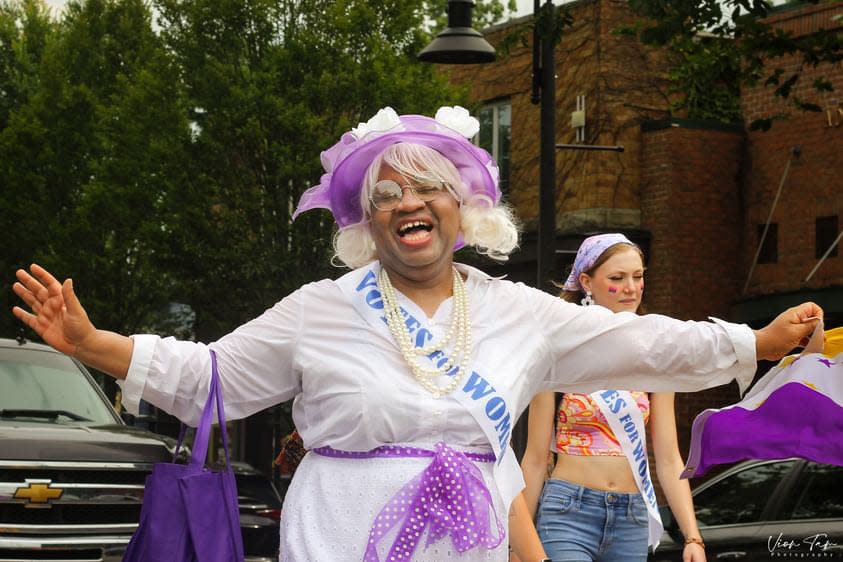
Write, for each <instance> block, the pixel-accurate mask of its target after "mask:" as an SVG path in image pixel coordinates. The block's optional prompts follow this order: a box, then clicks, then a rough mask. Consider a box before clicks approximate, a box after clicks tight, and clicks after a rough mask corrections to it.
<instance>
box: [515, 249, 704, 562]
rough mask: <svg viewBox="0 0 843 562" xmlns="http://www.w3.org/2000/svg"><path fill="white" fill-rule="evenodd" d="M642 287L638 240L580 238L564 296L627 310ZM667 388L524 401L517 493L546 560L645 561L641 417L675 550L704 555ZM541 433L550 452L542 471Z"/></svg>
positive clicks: (650, 541)
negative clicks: (673, 527)
mask: <svg viewBox="0 0 843 562" xmlns="http://www.w3.org/2000/svg"><path fill="white" fill-rule="evenodd" d="M643 294H644V255H643V253H642V252H641V249H640V248H639V247H638V246H636V245H635V244H633V243H632V242H631V241H630V240H629V239H627V238H626V237H625V236H624V235H622V234H601V235H598V236H591V237H589V238H586V239H585V240H584V241H583V243H582V245H581V246H580V248H579V251H578V252H577V255H576V258H575V260H574V265H573V267H572V269H571V274H570V275H569V276H568V279H567V281H566V282H565V284H564V286H563V295H562V298H564V299H565V300H568V301H571V302H576V303H581V304H583V305H585V306H594V307H604V308H606V309H608V310H610V311H612V312H615V313H633V314H635V313H637V312H638V309H639V307H640V306H641V300H642V297H643ZM603 398H608V399H609V400H608V401H607V400H604V399H603ZM673 398H674V395H673V393H672V392H656V393H652V394H648V393H646V392H616V391H610V392H598V393H595V394H574V393H567V394H564V395H563V396H562V397H561V401H557V400H556V397H555V395H554V393H553V392H543V393H541V394H539V395H538V396H536V397H535V398H534V399H533V401H532V402H531V403H530V410H529V422H528V439H527V449H526V452H525V454H524V458H523V459H522V461H521V467H522V470H523V471H524V480H525V481H526V488H525V490H524V492H523V495H524V498H525V500H526V503H527V506H528V509H527V513H529V514H530V515H534V516H536V518H537V520H536V528H537V530H538V533H539V536H540V537H541V541H542V543H543V544H544V547H545V550H546V551H547V553H548V554H550V556H551V558H552V559H553V560H554V561H559V562H562V561H592V562H644V561H645V560H646V559H647V550H648V546H653V547H655V546H656V545H657V544H658V540H659V537H660V536H661V534H662V525H661V520H660V519H659V513H658V506H657V504H656V501H655V500H656V496H655V492H654V489H653V481H652V479H651V478H650V471H649V466H648V463H647V443H646V439H644V438H640V437H642V436H643V435H644V434H645V433H644V432H645V427H644V425H645V424H647V425H649V428H650V436H651V437H652V441H651V445H652V449H653V453H654V455H655V461H656V463H655V466H656V472H657V474H658V481H659V483H660V484H661V487H662V490H663V492H664V495H665V497H666V498H667V501H668V504H669V505H670V509H671V511H672V512H673V514H674V517H675V518H676V521H677V523H678V524H679V527H680V529H681V530H682V533H683V534H684V536H685V539H686V542H685V548H684V551H683V555H682V560H683V562H705V560H706V557H705V545H704V543H703V541H702V537H701V535H700V532H699V529H698V528H697V522H696V517H695V515H694V506H693V501H692V499H691V489H690V486H689V485H688V481H687V480H680V478H679V475H680V473H681V472H682V469H683V467H684V463H683V461H682V457H681V455H680V453H679V446H678V442H677V436H676V419H675V412H674V407H673ZM619 399H620V401H624V404H625V406H626V408H620V407H618V404H619ZM635 410H637V411H638V412H640V414H639V413H638V412H636V411H635ZM633 421H636V422H637V423H633ZM613 422H614V423H613ZM619 422H620V425H621V426H625V427H626V428H628V429H629V430H630V431H626V432H625V431H623V428H621V430H620V431H619V433H620V434H621V437H618V435H617V434H616V431H615V430H616V429H618V423H619ZM624 434H626V435H627V436H629V435H631V438H629V439H627V438H625V437H624ZM548 443H552V449H553V450H555V451H556V453H557V456H556V460H555V464H554V465H553V466H552V468H551V470H550V477H549V478H547V474H548ZM648 500H649V504H648ZM518 523H519V524H521V523H522V522H518Z"/></svg>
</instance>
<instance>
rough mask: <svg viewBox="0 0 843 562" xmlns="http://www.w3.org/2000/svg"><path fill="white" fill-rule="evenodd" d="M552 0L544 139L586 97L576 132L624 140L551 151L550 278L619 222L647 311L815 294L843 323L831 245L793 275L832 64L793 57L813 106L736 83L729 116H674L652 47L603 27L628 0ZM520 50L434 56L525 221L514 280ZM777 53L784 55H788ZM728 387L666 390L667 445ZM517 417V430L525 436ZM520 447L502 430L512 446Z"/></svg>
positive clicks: (819, 10) (813, 23)
mask: <svg viewBox="0 0 843 562" xmlns="http://www.w3.org/2000/svg"><path fill="white" fill-rule="evenodd" d="M566 7H567V8H568V10H569V11H570V13H571V15H572V16H573V20H574V23H573V26H572V27H571V28H566V30H565V32H564V35H563V37H562V40H561V42H560V44H559V45H558V46H557V48H556V55H555V56H556V75H557V78H556V102H555V105H556V123H555V128H556V142H557V143H575V142H578V141H576V131H577V130H576V129H575V128H574V127H572V115H571V114H572V113H573V112H574V111H576V110H578V109H582V107H583V105H584V116H585V119H584V128H583V129H580V132H581V138H583V140H581V141H579V142H581V143H583V144H593V145H623V146H624V147H625V150H624V152H621V153H618V152H592V151H576V150H564V151H558V152H557V154H556V162H555V165H556V182H557V185H556V189H555V193H556V240H555V251H556V256H557V260H556V263H555V264H554V266H555V272H556V274H557V275H558V277H559V278H562V277H563V276H564V274H565V273H566V268H567V267H569V266H570V262H571V261H572V258H573V255H572V252H573V251H575V250H576V248H577V247H578V245H579V242H580V241H581V240H582V239H583V238H584V237H585V236H587V235H590V234H593V233H597V232H606V231H623V232H625V233H626V234H627V235H629V236H630V237H631V238H632V239H633V240H635V241H636V242H638V243H640V244H641V245H642V247H643V248H644V249H645V252H646V254H647V256H648V273H647V291H646V293H645V301H644V304H645V306H646V307H647V310H648V311H649V312H658V313H664V314H669V315H671V316H674V317H677V318H680V319H689V320H701V319H705V318H706V317H707V316H709V315H712V316H719V317H722V318H726V319H729V320H733V321H738V322H746V323H749V324H750V325H752V326H760V325H763V324H764V323H766V322H767V321H769V320H770V319H771V318H772V317H773V316H775V315H776V314H777V313H778V312H780V311H781V310H783V309H784V308H786V307H787V306H789V305H791V304H795V303H797V302H801V301H804V300H814V301H815V302H818V303H819V304H821V305H822V306H823V307H824V308H825V310H826V312H827V322H826V325H827V327H833V326H840V325H843V256H839V255H838V250H837V249H834V250H833V251H832V252H831V253H830V254H829V255H828V257H827V258H826V259H825V260H824V261H823V262H822V264H821V265H820V266H819V267H818V268H817V269H816V271H815V272H814V273H813V275H812V276H811V277H810V279H808V280H807V281H806V278H807V277H808V276H809V274H810V273H811V270H812V269H813V268H814V267H815V266H816V265H817V264H818V262H819V260H820V258H821V257H822V256H823V254H825V253H826V250H828V249H829V248H830V247H831V246H832V243H833V242H834V241H835V239H836V238H837V236H838V233H839V232H840V215H841V210H843V187H841V186H842V185H843V158H841V155H843V127H841V122H843V103H841V102H843V66H836V67H832V66H830V65H826V66H820V67H817V68H806V69H803V72H804V75H803V78H802V80H801V81H800V84H801V86H800V88H801V89H799V90H798V91H796V92H794V94H795V95H799V96H800V97H801V98H803V99H806V100H809V101H814V102H815V103H817V104H818V105H820V106H821V107H823V108H824V112H823V113H806V112H799V111H797V110H794V109H792V108H789V107H787V106H786V105H784V104H783V103H780V102H778V101H777V100H775V99H774V96H773V95H772V88H768V87H767V88H765V87H760V86H759V87H757V88H755V89H751V90H747V91H745V92H743V94H742V109H743V115H744V122H743V123H739V124H722V123H712V122H700V121H693V120H688V119H682V118H678V117H676V116H674V115H671V111H670V109H669V108H670V100H669V96H668V94H667V92H668V89H669V88H668V82H667V80H666V69H667V64H666V60H665V57H664V54H663V53H661V52H659V51H658V50H654V49H650V48H647V47H643V46H642V45H640V44H639V43H638V42H637V41H636V40H635V39H634V38H630V37H628V36H625V35H622V34H618V33H616V30H617V28H618V27H619V26H620V25H621V24H624V23H629V22H631V21H634V16H633V15H632V14H631V13H630V12H629V8H628V6H627V2H625V1H623V0H579V1H576V2H572V3H569V4H567V5H566ZM841 14H843V2H830V3H823V4H819V5H810V6H803V7H797V8H793V9H789V10H782V11H781V12H780V13H777V14H775V15H774V16H773V17H771V18H770V21H771V22H773V23H775V25H777V26H779V27H782V28H784V29H787V30H790V31H792V32H794V33H795V34H809V33H816V32H818V31H820V30H822V29H825V30H828V29H838V30H839V29H841V28H843V19H841V18H843V16H841ZM531 29H532V17H531V16H530V17H526V18H522V19H519V20H514V21H512V22H509V23H507V24H504V25H502V26H497V27H494V28H491V29H489V30H487V31H486V34H485V35H486V38H487V39H488V40H489V41H490V42H491V43H492V44H499V43H501V42H504V41H505V40H506V38H507V37H508V36H511V35H512V34H514V33H518V32H525V31H526V33H525V34H524V35H525V37H527V38H528V39H529V37H530V33H529V31H530V30H531ZM531 56H532V51H531V47H530V46H529V45H526V46H525V45H522V46H518V47H516V48H513V49H512V50H511V51H510V52H509V53H508V54H503V55H501V54H500V53H499V56H498V60H497V61H496V62H494V63H490V64H485V65H465V66H460V65H456V66H451V67H447V72H448V73H449V75H450V78H451V80H452V81H454V82H456V83H460V84H466V85H468V87H469V88H470V96H471V99H472V100H473V101H474V102H475V103H476V104H477V106H478V107H479V109H478V115H479V117H480V120H481V127H482V128H481V133H480V139H479V140H480V142H481V144H483V145H484V146H487V147H489V148H490V149H491V150H492V152H493V153H494V155H495V156H496V158H498V160H499V162H500V163H501V167H502V175H503V178H504V183H505V198H506V199H507V200H508V201H509V202H510V203H511V204H512V205H513V206H514V207H515V209H516V212H517V214H518V215H519V216H520V217H521V219H522V220H523V221H524V225H525V234H524V237H523V239H522V245H521V250H520V251H519V252H518V253H517V254H515V255H514V256H513V257H512V259H511V261H510V263H509V264H507V265H506V266H504V267H502V268H500V272H503V273H507V274H508V275H509V276H510V278H513V279H516V280H522V281H525V282H527V283H534V281H535V277H536V273H535V271H536V263H535V259H536V258H535V256H536V247H535V245H536V226H537V217H538V183H539V120H540V111H539V108H538V106H536V105H533V104H532V103H531V100H530V98H531V60H532V59H531ZM784 64H786V65H787V66H788V68H791V69H796V68H797V67H798V60H796V59H793V60H785V61H784ZM777 66H781V63H780V62H779V61H777ZM818 76H825V77H826V78H827V79H829V80H831V81H832V83H833V85H834V87H835V92H833V93H830V94H827V95H822V94H817V93H816V92H814V91H813V89H812V84H813V81H814V78H815V77H818ZM771 110H773V111H781V112H785V113H789V114H790V115H789V117H788V118H787V119H785V120H782V121H778V122H776V123H775V125H774V126H773V128H772V129H771V130H770V131H768V132H753V131H750V130H749V127H748V124H749V123H750V122H751V121H752V120H754V119H755V118H757V117H758V116H761V115H765V114H769V113H770V112H771ZM581 116H582V115H581V114H578V115H577V117H581ZM780 186H781V193H780V194H779V195H778V197H777V193H778V192H779V188H780ZM776 199H777V200H778V201H777V204H776V206H775V209H773V210H772V212H771V209H772V207H773V203H774V201H775V200H776ZM768 217H771V219H772V220H771V224H770V225H769V227H768V226H767V219H768ZM765 231H766V233H767V234H766V238H765V243H764V244H763V247H762V248H761V250H760V251H758V248H759V242H760V239H761V235H762V233H764V232H765ZM839 245H840V244H837V245H836V246H835V248H837V247H839ZM756 256H757V259H756ZM737 398H738V394H737V387H736V385H734V384H732V385H731V386H726V387H721V388H717V389H712V390H709V391H706V392H701V393H694V394H680V395H677V400H676V407H677V425H678V429H679V435H680V448H681V450H682V451H683V452H685V451H687V446H688V438H689V435H690V424H691V422H692V421H693V418H694V416H695V415H696V414H697V413H698V412H699V411H701V410H702V409H704V408H708V407H719V406H723V405H725V404H728V403H732V402H734V401H736V399H737ZM520 425H521V427H520V431H518V432H517V434H516V435H517V437H516V439H523V435H524V433H523V431H524V428H523V424H520ZM521 446H523V443H520V444H519V443H518V442H517V441H516V449H517V450H518V449H520V447H521Z"/></svg>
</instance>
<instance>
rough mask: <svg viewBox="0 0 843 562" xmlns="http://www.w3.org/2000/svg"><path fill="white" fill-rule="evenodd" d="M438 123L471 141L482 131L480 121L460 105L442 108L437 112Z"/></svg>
mask: <svg viewBox="0 0 843 562" xmlns="http://www.w3.org/2000/svg"><path fill="white" fill-rule="evenodd" d="M435 119H436V121H438V122H439V123H442V124H443V125H445V126H446V127H448V128H451V129H453V130H455V131H457V132H458V133H459V134H461V135H462V136H464V137H465V138H467V139H470V138H471V137H473V136H474V135H476V134H477V132H478V131H479V130H480V121H478V120H477V118H475V117H472V116H471V114H470V113H469V112H468V110H467V109H466V108H464V107H460V106H459V105H455V106H453V107H440V108H439V110H438V111H437V112H436V117H435Z"/></svg>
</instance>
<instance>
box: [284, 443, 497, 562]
mask: <svg viewBox="0 0 843 562" xmlns="http://www.w3.org/2000/svg"><path fill="white" fill-rule="evenodd" d="M417 446H418V445H417ZM430 461H431V459H430V458H424V457H422V458H373V459H338V458H332V457H324V456H321V455H318V454H316V453H312V452H310V453H308V454H307V455H305V457H304V459H303V460H302V462H301V464H300V465H299V467H298V468H297V469H296V475H295V477H294V478H293V481H292V482H291V483H290V488H289V490H288V491H287V496H286V498H285V500H284V510H283V514H282V517H281V556H280V560H281V562H311V561H312V562H317V561H318V562H346V561H347V562H361V561H362V560H363V554H364V553H365V549H366V542H367V541H368V538H369V529H370V528H371V526H372V522H373V521H374V519H375V517H376V516H377V515H378V513H380V511H381V509H382V508H383V507H384V505H386V503H387V501H389V499H390V498H391V497H392V496H393V495H394V494H395V493H396V492H397V491H398V490H400V489H401V487H403V486H404V485H405V484H407V483H408V482H409V481H410V480H412V479H413V478H415V477H416V476H417V475H418V474H419V473H420V472H421V471H422V470H424V469H425V467H427V465H428V464H430ZM476 465H477V466H478V467H479V468H480V471H481V472H482V473H483V478H484V480H485V481H486V486H487V487H488V488H489V491H490V492H491V494H492V498H493V501H494V503H495V511H496V513H497V516H498V519H499V520H500V521H501V523H502V524H503V526H504V528H505V529H506V528H507V525H508V518H507V512H506V510H505V509H504V508H503V505H502V502H501V498H500V495H499V494H498V493H497V489H496V487H495V485H494V482H493V480H492V463H488V462H480V463H476ZM396 527H397V526H396ZM490 528H491V529H492V532H493V533H496V532H497V530H496V526H495V525H494V523H491V524H490ZM396 532H397V529H393V530H392V532H390V534H388V535H386V536H385V537H384V539H383V540H382V541H381V542H380V545H379V548H378V555H379V557H380V559H381V560H386V554H387V553H388V551H389V547H390V546H391V545H392V541H393V539H394V537H395V534H396ZM426 541H427V537H426V536H425V537H422V539H421V541H420V542H419V545H418V548H416V550H415V553H414V556H413V561H414V562H443V561H445V560H459V561H460V562H506V561H507V560H508V548H507V545H508V543H509V541H508V537H504V539H503V540H502V541H501V544H500V545H498V547H497V548H496V549H494V550H487V549H484V548H482V547H476V548H473V549H471V550H469V551H468V552H465V553H463V554H460V553H459V552H457V551H456V550H453V549H452V545H451V539H450V537H448V536H446V537H445V538H443V539H442V540H440V541H438V542H436V543H433V544H431V545H430V546H428V547H425V544H426Z"/></svg>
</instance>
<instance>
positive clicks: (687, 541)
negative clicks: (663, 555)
mask: <svg viewBox="0 0 843 562" xmlns="http://www.w3.org/2000/svg"><path fill="white" fill-rule="evenodd" d="M689 544H698V545H700V546H701V547H702V548H703V550H705V543H704V542H703V540H702V539H701V538H698V537H688V538H687V539H685V546H688V545H689Z"/></svg>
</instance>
